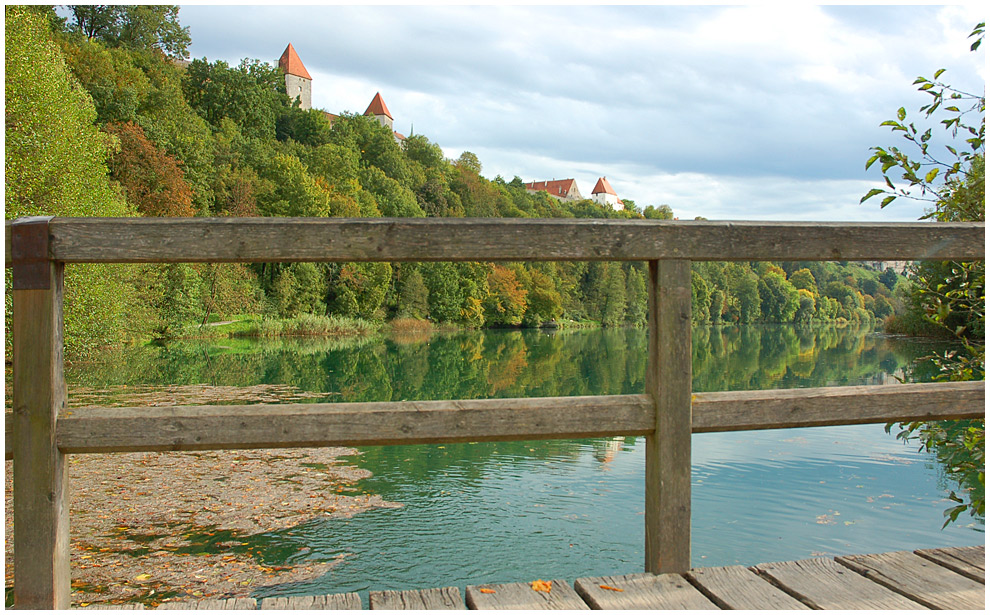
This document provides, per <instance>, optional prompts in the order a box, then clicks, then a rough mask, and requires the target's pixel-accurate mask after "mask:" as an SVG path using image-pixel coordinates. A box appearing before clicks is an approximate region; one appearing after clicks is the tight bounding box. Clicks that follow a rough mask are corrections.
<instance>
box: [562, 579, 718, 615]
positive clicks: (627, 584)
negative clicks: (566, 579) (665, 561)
mask: <svg viewBox="0 0 990 615" xmlns="http://www.w3.org/2000/svg"><path fill="white" fill-rule="evenodd" d="M603 585H604V586H606V587H612V588H615V589H606V588H605V587H602V586H603ZM574 589H576V590H577V593H578V594H579V595H580V596H581V597H582V598H583V599H584V601H585V602H587V603H588V605H589V606H590V607H591V608H593V609H596V610H597V609H690V610H698V611H713V610H714V611H717V610H718V608H719V607H718V606H717V605H715V604H714V603H713V602H712V601H710V600H709V599H708V598H706V597H705V596H704V594H702V593H701V592H700V591H698V590H697V589H696V588H695V587H694V586H693V585H691V583H689V582H688V581H687V580H686V579H685V578H684V577H682V576H681V575H679V574H660V575H656V574H650V573H647V572H640V573H637V574H627V575H622V576H608V577H594V578H584V579H578V580H577V581H575V582H574ZM616 590H622V591H616Z"/></svg>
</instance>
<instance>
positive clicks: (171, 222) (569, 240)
mask: <svg viewBox="0 0 990 615" xmlns="http://www.w3.org/2000/svg"><path fill="white" fill-rule="evenodd" d="M7 224H8V226H7V229H8V233H9V228H10V226H9V225H10V222H8V223H7ZM51 230H52V257H53V258H54V259H56V260H60V261H65V262H74V263H77V262H130V263H146V262H207V261H212V262H284V261H465V260H466V261H505V260H508V261H520V260H578V261H589V260H640V261H648V260H657V259H688V260H715V261H747V260H775V261H776V260H833V261H834V260H919V259H931V260H950V259H954V260H965V259H970V260H982V259H983V258H985V233H984V225H983V223H976V222H970V223H962V222H954V223H940V224H932V223H928V222H882V223H881V222H745V221H707V220H706V221H694V220H608V219H518V218H513V219H507V218H475V219H470V218H166V219H162V218H55V219H54V220H52V222H51ZM438 238H442V240H438ZM7 245H8V246H9V245H10V243H9V241H8V243H7ZM10 260H11V259H10V253H9V251H8V252H7V254H6V263H7V265H8V266H9V265H10Z"/></svg>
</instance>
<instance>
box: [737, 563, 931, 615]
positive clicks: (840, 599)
mask: <svg viewBox="0 0 990 615" xmlns="http://www.w3.org/2000/svg"><path fill="white" fill-rule="evenodd" d="M753 570H755V571H756V572H757V573H759V574H761V575H763V576H764V577H766V578H768V579H771V580H772V582H773V583H774V584H775V585H777V586H778V587H779V588H781V589H783V590H784V591H785V592H787V593H788V594H790V595H791V596H793V597H795V598H797V599H799V600H801V601H802V602H804V603H805V604H807V605H808V606H811V607H812V608H816V609H826V610H849V609H909V610H916V609H921V608H924V607H923V606H922V605H921V604H920V603H918V602H914V601H912V600H908V599H907V598H905V597H904V596H902V595H900V594H898V593H896V592H894V591H891V590H889V589H887V588H886V587H884V586H883V585H880V584H878V583H874V582H873V581H871V580H869V579H867V578H866V577H863V576H861V575H859V574H857V573H856V572H854V571H852V570H850V569H848V568H846V567H845V566H842V565H841V564H838V563H836V562H835V561H834V560H831V559H826V558H814V559H805V560H799V561H796V562H777V563H773V564H760V565H758V566H754V567H753Z"/></svg>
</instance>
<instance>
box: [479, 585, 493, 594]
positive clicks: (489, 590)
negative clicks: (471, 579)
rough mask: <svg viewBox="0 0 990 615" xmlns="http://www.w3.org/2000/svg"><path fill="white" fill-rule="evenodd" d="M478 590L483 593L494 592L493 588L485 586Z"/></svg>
mask: <svg viewBox="0 0 990 615" xmlns="http://www.w3.org/2000/svg"><path fill="white" fill-rule="evenodd" d="M478 591H480V592H481V593H483V594H494V593H495V590H494V589H488V588H487V587H482V588H481V589H479V590H478Z"/></svg>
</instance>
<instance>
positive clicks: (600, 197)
mask: <svg viewBox="0 0 990 615" xmlns="http://www.w3.org/2000/svg"><path fill="white" fill-rule="evenodd" d="M591 198H592V199H594V200H595V202H596V203H600V204H602V205H608V206H610V207H611V208H612V209H622V201H620V200H619V196H618V195H617V194H615V190H612V185H611V184H609V183H608V180H607V179H605V178H604V177H599V178H598V183H597V184H595V188H594V189H593V190H592V191H591Z"/></svg>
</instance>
